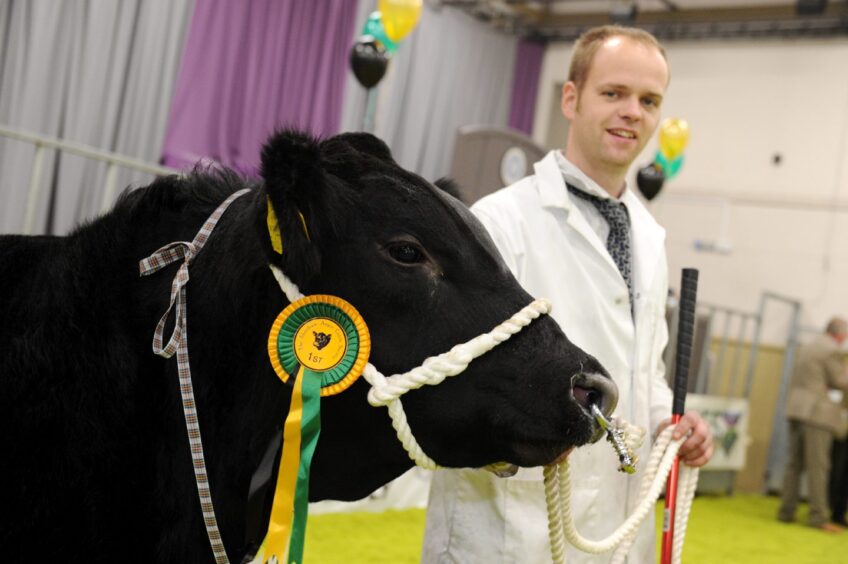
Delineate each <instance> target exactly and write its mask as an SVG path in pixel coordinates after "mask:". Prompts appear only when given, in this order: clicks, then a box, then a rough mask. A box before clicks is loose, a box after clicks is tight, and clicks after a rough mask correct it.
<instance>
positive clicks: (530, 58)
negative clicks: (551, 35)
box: [507, 39, 545, 135]
mask: <svg viewBox="0 0 848 564" xmlns="http://www.w3.org/2000/svg"><path fill="white" fill-rule="evenodd" d="M544 55H545V44H544V43H539V42H536V41H530V40H528V39H522V40H521V41H519V42H518V53H517V54H516V57H515V73H514V75H513V78H512V100H511V102H510V109H509V122H508V124H507V125H509V126H510V127H512V128H513V129H517V130H518V131H521V132H523V133H526V134H527V135H531V134H532V132H533V116H534V115H535V113H536V93H537V92H538V90H539V73H540V72H541V70H542V57H544Z"/></svg>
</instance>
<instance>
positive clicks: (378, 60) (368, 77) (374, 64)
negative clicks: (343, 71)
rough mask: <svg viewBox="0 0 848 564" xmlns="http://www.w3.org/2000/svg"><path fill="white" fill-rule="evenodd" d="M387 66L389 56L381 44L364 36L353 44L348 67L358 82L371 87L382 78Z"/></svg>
mask: <svg viewBox="0 0 848 564" xmlns="http://www.w3.org/2000/svg"><path fill="white" fill-rule="evenodd" d="M388 66H389V57H388V56H386V50H385V49H384V48H383V46H382V45H380V44H379V43H377V42H376V41H374V40H373V39H372V38H370V37H368V39H365V36H363V37H361V38H360V39H359V41H357V42H356V43H354V44H353V49H352V50H351V52H350V68H351V69H352V70H353V74H354V75H355V76H356V80H358V81H359V84H361V85H362V86H364V87H365V88H373V87H374V86H376V85H377V83H378V82H380V80H382V78H383V75H385V74H386V67H388Z"/></svg>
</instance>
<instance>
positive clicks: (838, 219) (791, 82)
mask: <svg viewBox="0 0 848 564" xmlns="http://www.w3.org/2000/svg"><path fill="white" fill-rule="evenodd" d="M666 49H667V52H668V58H669V62H670V65H671V76H672V78H671V85H670V87H669V91H668V94H667V97H666V101H665V103H664V108H663V114H664V115H665V116H670V117H680V118H684V119H686V120H687V121H688V122H689V125H690V130H691V140H690V143H689V146H688V147H687V148H686V151H685V152H684V156H685V162H684V165H683V168H682V170H681V172H680V174H679V175H678V176H676V177H675V178H674V179H672V180H670V181H668V182H666V184H665V187H664V188H663V192H662V193H661V194H660V196H658V197H657V199H655V200H654V202H652V203H651V204H650V207H651V209H652V212H653V213H654V215H655V216H656V217H657V219H658V220H659V221H660V223H662V224H663V225H664V226H665V227H666V228H667V230H668V245H667V246H668V251H669V267H670V275H671V283H672V285H673V286H674V285H675V283H676V282H677V280H678V279H679V272H680V269H681V268H683V267H684V266H694V267H697V268H699V269H700V270H701V283H700V288H699V298H700V299H702V300H704V301H708V302H712V303H717V304H722V305H727V306H732V307H737V308H740V309H744V310H755V309H756V307H757V305H758V300H759V297H760V294H761V292H762V291H764V290H769V291H772V292H776V293H780V294H785V295H788V296H792V297H795V298H798V299H799V300H801V301H802V302H803V305H804V317H803V321H804V323H806V324H808V325H822V324H823V323H824V322H825V321H826V319H827V318H828V317H829V316H830V315H832V314H834V313H840V314H842V315H848V284H846V281H847V280H848V248H846V245H845V244H844V243H846V242H848V40H846V39H839V40H768V41H764V40H758V41H709V42H697V43H696V42H676V43H667V44H666ZM569 56H570V44H554V45H552V46H550V47H549V48H548V52H547V53H546V58H545V62H544V65H543V68H542V73H541V81H542V82H541V84H540V88H539V98H538V101H537V106H536V107H537V108H538V109H537V115H536V120H535V129H534V138H535V139H536V141H537V142H539V143H541V144H544V143H545V140H546V139H549V137H548V130H549V124H550V123H551V120H555V119H563V118H562V116H561V115H551V113H552V110H551V108H552V106H553V105H554V104H553V100H552V97H553V95H554V90H555V84H556V83H557V82H560V83H561V82H562V81H563V79H564V76H565V74H566V72H567V65H568V58H569ZM655 151H656V141H655V140H653V141H652V143H651V144H650V145H649V146H648V147H647V148H646V150H645V152H644V153H643V155H641V156H640V158H639V159H637V162H636V164H635V165H634V170H635V168H636V167H637V166H644V165H645V164H647V163H649V162H651V161H652V160H653V154H654V152H655ZM778 153H779V154H780V155H781V157H782V161H781V163H780V164H778V165H776V164H774V163H773V161H772V157H773V155H775V154H778ZM698 240H700V241H704V242H707V243H711V244H714V243H720V244H722V245H725V246H727V247H730V248H732V250H731V251H730V252H729V253H716V252H704V251H697V250H696V249H695V241H698ZM766 329H767V333H768V329H769V328H766ZM775 340H778V338H777V337H776V336H775Z"/></svg>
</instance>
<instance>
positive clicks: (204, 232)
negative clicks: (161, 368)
mask: <svg viewBox="0 0 848 564" xmlns="http://www.w3.org/2000/svg"><path fill="white" fill-rule="evenodd" d="M248 192H250V190H249V189H245V190H239V191H238V192H235V193H233V194H232V195H230V197H229V198H227V199H226V200H224V202H223V203H222V204H221V205H220V206H218V208H217V209H216V210H215V211H214V212H213V213H212V215H211V216H209V219H207V220H206V222H205V223H204V224H203V227H201V228H200V231H199V232H198V233H197V235H195V237H194V239H193V240H192V241H191V242H190V243H189V242H186V241H177V242H174V243H169V244H167V245H165V246H164V247H162V248H161V249H159V250H158V251H156V252H155V253H153V254H152V255H150V256H149V257H147V258H145V259H142V260H141V261H139V263H138V269H139V274H140V275H141V276H147V275H150V274H153V273H154V272H156V271H158V270H160V269H162V268H164V267H166V266H168V265H169V264H172V263H174V262H177V261H178V260H181V259H182V261H183V262H182V264H181V265H180V268H179V270H177V275H176V276H175V277H174V281H173V282H172V283H171V303H170V305H169V306H168V309H167V310H166V311H165V314H164V315H163V316H162V318H161V319H160V320H159V323H158V324H157V325H156V331H155V333H154V334H153V352H154V353H155V354H157V355H159V356H162V357H164V358H171V357H172V356H174V353H176V355H177V371H178V373H179V377H180V395H181V396H182V403H183V414H184V415H185V420H186V430H187V431H188V441H189V445H190V446H191V459H192V463H193V466H194V478H195V481H196V483H197V493H198V494H199V495H200V508H201V509H202V510H203V521H204V523H205V524H206V533H207V535H208V536H209V543H210V544H211V545H212V552H213V553H214V555H215V562H216V563H217V564H229V559H228V558H227V553H226V551H225V550H224V543H223V542H222V541H221V533H220V531H219V530H218V522H217V520H216V519H215V509H214V508H213V506H212V495H211V494H210V492H209V477H208V475H207V472H206V460H205V458H204V457H203V443H202V441H201V440H200V426H199V424H198V422H197V408H196V407H195V403H194V388H193V386H192V384H191V368H190V367H189V362H188V331H187V325H186V284H188V279H189V276H188V266H189V264H191V261H192V259H194V257H196V256H197V253H199V252H200V250H201V249H202V248H203V245H204V244H205V243H206V241H207V239H209V235H210V234H211V233H212V229H214V228H215V225H216V224H217V223H218V220H219V219H221V216H222V215H223V214H224V211H225V210H226V209H227V208H228V207H229V205H230V204H231V203H232V202H233V201H234V200H236V199H237V198H239V197H241V196H243V195H245V194H247V193H248ZM174 306H176V313H175V314H174V332H173V333H172V334H171V338H170V339H168V343H167V344H166V345H164V346H163V344H162V343H163V333H164V332H165V323H166V322H167V320H168V317H169V316H170V315H171V310H173V309H174Z"/></svg>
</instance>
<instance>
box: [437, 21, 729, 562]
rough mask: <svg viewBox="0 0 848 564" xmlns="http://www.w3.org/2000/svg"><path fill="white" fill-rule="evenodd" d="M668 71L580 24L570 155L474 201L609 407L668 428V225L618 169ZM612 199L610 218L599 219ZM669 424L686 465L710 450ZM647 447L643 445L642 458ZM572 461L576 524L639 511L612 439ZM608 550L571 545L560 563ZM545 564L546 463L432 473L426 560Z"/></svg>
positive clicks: (646, 52)
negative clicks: (604, 391) (607, 395)
mask: <svg viewBox="0 0 848 564" xmlns="http://www.w3.org/2000/svg"><path fill="white" fill-rule="evenodd" d="M668 77H669V75H668V66H667V63H666V60H665V54H664V51H663V49H662V48H661V47H660V46H659V44H658V43H657V41H656V39H655V38H654V37H653V36H652V35H650V34H648V33H646V32H644V31H641V30H638V29H632V28H622V27H617V26H604V27H601V28H595V29H592V30H589V31H588V32H586V33H585V34H584V35H583V36H582V37H581V38H580V39H579V40H578V41H577V43H576V44H575V48H574V53H573V55H572V62H571V68H570V71H569V79H568V82H567V83H566V84H565V86H564V87H563V91H562V112H563V114H564V115H565V117H566V118H567V119H568V120H569V121H570V122H571V123H570V127H569V131H568V142H567V146H566V149H565V153H564V154H563V153H560V152H559V151H552V152H550V153H548V155H547V156H546V157H545V158H544V159H543V160H541V161H540V162H538V163H536V164H535V174H534V175H533V176H530V177H528V178H525V179H523V180H521V181H519V182H518V183H516V184H514V185H512V186H509V187H507V188H504V189H503V190H500V191H498V192H496V193H495V194H492V195H490V196H488V197H486V198H483V199H482V200H481V201H479V202H478V203H477V204H475V205H474V206H473V208H472V209H473V211H474V212H475V214H477V216H478V217H479V218H480V219H481V220H482V222H483V223H484V224H485V225H486V227H487V228H488V230H489V232H490V234H491V235H492V238H493V239H494V241H495V243H496V244H497V246H498V248H499V250H500V251H501V254H502V255H503V257H504V259H505V261H506V262H507V264H508V266H509V267H510V268H511V269H512V271H513V272H514V273H515V275H516V277H517V278H518V281H519V282H520V283H521V284H522V285H524V287H525V288H526V289H527V290H528V291H529V292H530V293H531V294H533V295H536V296H544V297H547V298H549V299H550V300H551V302H552V303H553V304H554V309H553V316H554V318H555V319H556V320H557V322H558V323H559V324H560V325H561V326H562V328H563V329H564V330H565V332H566V334H567V335H568V336H569V338H570V339H571V340H572V341H573V342H574V343H575V344H577V345H578V346H580V347H582V348H584V349H585V350H586V351H588V352H590V353H592V354H593V355H594V356H596V357H597V358H598V360H600V361H601V363H602V364H603V365H604V367H606V369H607V370H608V371H609V373H610V374H611V375H612V377H613V379H614V380H615V382H616V384H618V388H619V392H620V400H619V404H618V408H617V409H616V415H617V416H620V417H622V418H624V419H626V420H627V421H629V422H631V423H633V424H636V425H638V426H640V427H643V428H645V429H646V430H647V431H648V432H649V433H651V434H656V433H657V432H659V430H661V429H662V428H664V427H665V426H667V425H668V420H667V419H666V420H664V418H667V417H668V415H670V414H671V392H670V390H669V388H668V385H667V383H666V381H665V379H664V369H663V365H662V352H663V348H664V347H665V345H666V342H667V340H668V331H667V327H666V326H665V300H666V295H667V289H668V275H667V267H666V258H665V251H664V248H663V246H664V239H665V234H664V231H663V229H662V228H661V227H660V226H659V225H658V224H657V223H656V222H655V221H654V220H653V218H651V216H650V215H649V213H648V212H647V210H646V209H645V208H644V206H643V205H642V204H641V203H640V202H639V200H638V198H637V197H636V196H635V195H634V194H633V192H632V191H631V190H630V189H628V188H627V186H626V181H625V176H626V174H627V171H628V169H629V167H630V165H631V164H632V163H633V160H634V159H635V158H636V156H637V155H638V154H639V152H640V151H641V150H642V148H643V147H644V146H645V144H646V143H647V142H648V140H649V139H650V137H651V135H652V134H653V132H654V131H655V129H656V127H657V124H658V121H659V110H660V105H661V103H662V99H663V94H664V93H665V90H666V86H667V84H668ZM567 185H568V186H567ZM574 190H580V191H581V192H579V193H578V192H575V191H574ZM587 194H588V195H587ZM596 203H597V204H599V205H600V207H596ZM609 207H613V208H615V209H616V210H617V215H615V214H612V215H609V216H605V215H603V214H604V213H610V212H609V209H608V208H609ZM602 209H603V210H604V211H603V212H602V211H601V210H602ZM675 433H676V435H677V436H678V437H682V436H684V435H686V434H689V438H688V439H687V440H686V442H685V443H684V444H683V447H682V448H681V450H680V453H681V457H682V460H683V461H684V462H685V463H686V464H689V465H691V466H702V465H703V464H705V463H706V462H707V460H709V458H710V456H711V455H712V449H713V446H712V437H711V435H710V432H709V428H708V427H707V425H706V424H705V422H704V421H703V420H702V419H701V418H700V416H698V415H697V414H696V413H687V414H686V415H684V417H683V418H682V419H681V421H680V423H679V424H678V426H677V428H676V430H675ZM649 443H650V440H646V441H645V444H644V445H643V446H642V448H641V450H640V451H639V453H638V455H639V458H640V459H641V460H642V461H643V464H644V463H645V462H646V461H647V459H648V456H649V452H650V448H651V445H650V444H649ZM569 462H570V465H571V472H572V477H573V479H572V482H573V486H574V492H573V495H572V508H573V512H574V516H575V522H576V524H577V527H578V530H580V531H581V532H582V533H583V534H584V535H585V536H587V537H590V538H593V539H600V538H602V537H606V536H607V535H609V534H610V533H611V532H612V531H613V530H615V528H616V527H618V526H619V525H620V524H621V523H623V522H624V520H625V518H626V516H627V515H629V514H630V513H631V512H632V511H633V509H634V508H635V506H636V504H637V502H638V500H637V497H638V489H639V480H640V476H641V474H640V473H638V472H637V474H636V475H635V476H630V477H628V476H626V475H624V474H621V473H619V472H617V467H618V460H617V458H616V456H615V453H614V452H613V450H612V448H611V447H610V445H609V444H607V443H606V441H601V442H599V443H597V444H595V445H591V446H586V447H583V448H579V449H576V450H575V451H574V452H573V453H571V454H570V457H569ZM654 544H655V542H654V524H653V519H647V522H646V523H645V524H644V525H643V527H642V529H641V530H640V533H639V537H638V538H637V540H636V542H635V543H634V545H633V547H632V549H631V552H630V562H635V563H643V562H652V561H655V558H654ZM609 558H610V554H606V555H595V556H591V555H587V554H583V553H580V552H578V551H576V549H573V548H572V547H569V549H568V553H567V558H566V559H567V561H568V562H569V564H573V563H577V562H606V561H608V560H609ZM550 560H551V551H550V543H549V541H548V526H547V513H546V509H545V499H544V487H543V481H542V471H541V469H540V468H533V469H521V470H519V472H518V474H516V475H515V476H514V477H512V478H509V479H501V478H496V477H494V476H492V475H491V474H489V473H487V472H485V471H481V470H439V471H437V472H436V473H435V474H434V477H433V483H432V485H431V490H430V503H429V511H428V514H427V529H426V533H425V539H424V550H423V555H422V561H423V562H425V563H431V562H462V563H465V562H467V563H476V562H486V563H497V562H515V563H531V564H535V563H541V562H550Z"/></svg>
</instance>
